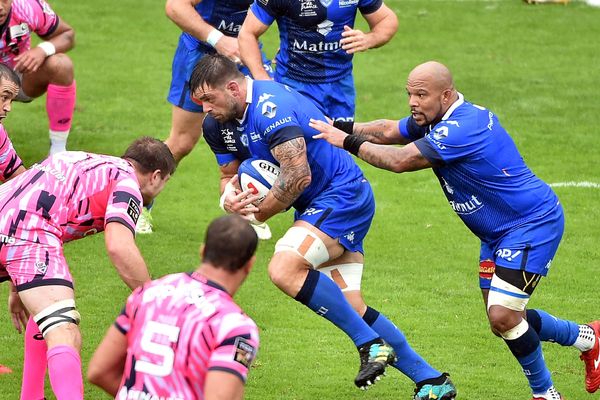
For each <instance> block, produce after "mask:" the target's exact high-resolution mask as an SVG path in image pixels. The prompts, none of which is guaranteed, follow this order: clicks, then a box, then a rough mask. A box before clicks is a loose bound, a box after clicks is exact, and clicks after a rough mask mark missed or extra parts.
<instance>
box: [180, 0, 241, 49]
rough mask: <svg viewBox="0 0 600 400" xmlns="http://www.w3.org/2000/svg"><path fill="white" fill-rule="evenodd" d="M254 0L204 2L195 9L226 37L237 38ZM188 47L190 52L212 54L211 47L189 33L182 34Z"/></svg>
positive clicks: (214, 0)
mask: <svg viewBox="0 0 600 400" xmlns="http://www.w3.org/2000/svg"><path fill="white" fill-rule="evenodd" d="M250 4H252V0H224V1H219V0H202V1H201V2H200V3H198V4H196V5H195V6H194V8H195V9H196V11H197V12H198V14H200V16H201V17H202V19H204V21H205V22H206V23H208V24H210V25H212V26H213V27H215V28H216V29H218V30H219V31H221V32H222V33H223V34H224V35H226V36H231V37H237V35H238V33H239V32H240V28H241V27H242V23H243V22H244V19H246V14H248V7H250ZM181 37H182V38H183V41H184V43H185V45H186V47H187V48H188V49H190V50H195V49H199V50H201V51H203V52H208V53H212V52H213V51H214V49H213V48H212V46H211V45H209V44H207V43H205V42H202V41H200V40H198V39H196V38H195V37H194V36H192V35H190V34H189V33H187V32H183V33H182V34H181Z"/></svg>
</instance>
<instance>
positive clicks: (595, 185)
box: [550, 181, 600, 189]
mask: <svg viewBox="0 0 600 400" xmlns="http://www.w3.org/2000/svg"><path fill="white" fill-rule="evenodd" d="M550 186H551V187H583V188H593V189H600V183H594V182H588V181H584V182H573V181H571V182H556V183H551V184H550Z"/></svg>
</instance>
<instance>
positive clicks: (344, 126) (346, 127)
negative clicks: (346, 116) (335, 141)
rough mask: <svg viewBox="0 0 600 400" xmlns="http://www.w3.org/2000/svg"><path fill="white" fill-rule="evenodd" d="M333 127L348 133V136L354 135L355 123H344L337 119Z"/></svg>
mask: <svg viewBox="0 0 600 400" xmlns="http://www.w3.org/2000/svg"><path fill="white" fill-rule="evenodd" d="M333 127H334V128H338V129H339V130H341V131H344V132H346V133H347V134H348V135H352V134H353V133H354V121H342V120H339V119H336V120H335V121H333Z"/></svg>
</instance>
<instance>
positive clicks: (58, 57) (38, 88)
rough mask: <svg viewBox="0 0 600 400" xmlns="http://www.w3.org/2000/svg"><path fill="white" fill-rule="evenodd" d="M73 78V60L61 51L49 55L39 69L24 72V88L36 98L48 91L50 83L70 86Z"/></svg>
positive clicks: (30, 95) (29, 94)
mask: <svg viewBox="0 0 600 400" xmlns="http://www.w3.org/2000/svg"><path fill="white" fill-rule="evenodd" d="M73 79H74V72H73V62H72V61H71V59H70V58H69V56H67V55H66V54H62V53H59V54H55V55H53V56H51V57H48V58H47V59H46V61H45V62H44V63H43V64H42V65H41V66H40V68H39V69H38V70H37V71H35V72H31V73H28V74H23V76H22V90H23V92H25V94H26V95H27V96H29V97H32V98H36V97H39V96H41V95H43V94H44V93H46V90H47V89H48V85H49V84H51V83H52V84H55V85H59V86H68V85H70V84H72V83H73Z"/></svg>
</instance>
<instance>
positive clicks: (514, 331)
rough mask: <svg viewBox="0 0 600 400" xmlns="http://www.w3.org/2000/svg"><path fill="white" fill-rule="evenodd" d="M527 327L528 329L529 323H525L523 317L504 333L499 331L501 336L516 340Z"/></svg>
mask: <svg viewBox="0 0 600 400" xmlns="http://www.w3.org/2000/svg"><path fill="white" fill-rule="evenodd" d="M528 329H529V324H528V323H527V321H526V320H524V319H523V320H522V321H521V322H520V323H519V324H518V325H517V326H515V327H514V328H511V329H509V330H507V331H506V332H504V333H501V335H502V338H504V339H506V340H516V339H518V338H520V337H521V336H523V335H524V334H525V332H527V330H528Z"/></svg>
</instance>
